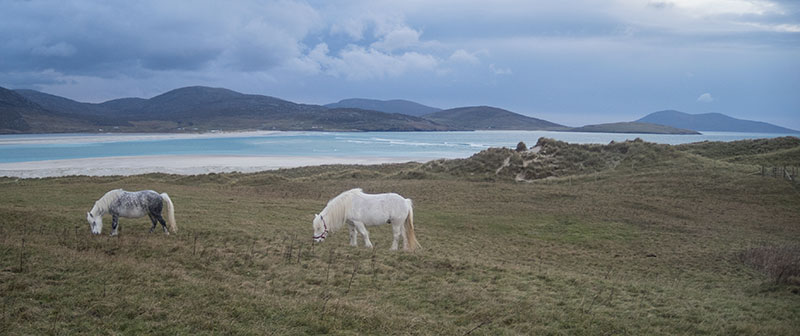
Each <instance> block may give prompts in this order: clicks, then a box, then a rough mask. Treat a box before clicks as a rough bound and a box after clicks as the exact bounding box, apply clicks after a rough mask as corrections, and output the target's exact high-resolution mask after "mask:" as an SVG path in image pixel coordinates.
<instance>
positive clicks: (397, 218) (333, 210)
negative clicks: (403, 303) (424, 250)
mask: <svg viewBox="0 0 800 336" xmlns="http://www.w3.org/2000/svg"><path fill="white" fill-rule="evenodd" d="M345 223H347V225H348V226H349V228H350V245H352V246H357V245H358V234H359V233H360V234H361V235H363V236H364V245H365V246H367V247H372V242H370V240H369V232H367V229H366V226H373V225H381V224H392V236H393V238H394V239H393V240H392V248H391V249H392V250H396V249H397V241H398V240H399V238H400V236H402V237H403V249H404V250H411V251H413V250H414V249H416V248H417V247H421V246H420V245H419V243H418V242H417V238H416V236H415V235H414V210H413V209H412V207H411V200H410V199H407V198H403V196H400V195H398V194H395V193H389V194H374V195H372V194H365V193H364V192H363V191H362V190H361V189H360V188H356V189H351V190H348V191H345V192H343V193H341V194H339V196H336V197H334V198H333V199H331V200H330V201H328V205H327V206H325V208H324V209H322V212H320V213H319V214H317V215H314V222H313V223H312V226H313V227H314V241H315V242H322V241H323V240H325V237H327V235H328V232H329V231H330V232H333V231H335V230H337V229H339V228H341V227H342V226H343V225H344V224H345Z"/></svg>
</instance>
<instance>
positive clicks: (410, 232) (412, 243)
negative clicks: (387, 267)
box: [404, 199, 422, 251]
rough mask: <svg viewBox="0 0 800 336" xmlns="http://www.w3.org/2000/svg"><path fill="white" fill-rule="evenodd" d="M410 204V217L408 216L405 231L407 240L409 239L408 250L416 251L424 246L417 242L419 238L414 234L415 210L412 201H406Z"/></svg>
mask: <svg viewBox="0 0 800 336" xmlns="http://www.w3.org/2000/svg"><path fill="white" fill-rule="evenodd" d="M406 203H407V204H408V216H406V222H405V225H404V226H405V229H406V238H407V239H408V250H409V251H414V250H415V249H417V248H422V245H420V244H419V242H418V241H417V236H416V235H415V234H414V208H413V207H412V204H411V200H410V199H406Z"/></svg>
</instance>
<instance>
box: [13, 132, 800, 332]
mask: <svg viewBox="0 0 800 336" xmlns="http://www.w3.org/2000/svg"><path fill="white" fill-rule="evenodd" d="M784 140H785V139H784ZM776 141H782V140H776ZM740 145H741V144H739V143H731V144H728V145H725V144H715V145H714V146H708V144H706V145H703V146H700V145H697V146H694V147H693V146H688V147H686V148H684V147H682V146H666V145H656V144H649V143H644V142H640V141H637V142H625V143H615V144H610V145H605V146H600V145H571V144H566V143H562V142H557V141H553V140H549V139H543V140H540V143H539V144H537V146H535V147H534V148H536V149H535V150H527V151H520V152H516V151H513V150H510V149H493V150H488V151H485V152H482V153H479V154H476V156H474V157H473V158H470V159H466V160H454V161H435V162H430V163H427V164H416V163H410V164H401V165H378V166H323V167H308V168H300V169H290V170H279V171H273V172H264V173H257V174H235V173H234V174H211V175H203V176H175V175H160V174H153V175H142V176H131V177H91V178H90V177H64V178H48V179H23V180H20V179H10V178H4V179H0V305H2V310H0V334H4V335H39V334H165V335H166V334H169V335H174V334H209V335H212V334H213V335H218V334H235V335H248V334H251V335H263V334H322V333H332V334H381V335H382V334H431V335H464V334H472V335H498V334H558V335H582V334H583V335H607V334H617V335H623V334H627V335H676V334H712V335H713V334H754V335H794V334H796V332H797V330H798V328H800V285H799V284H798V281H800V279H798V276H800V274H797V273H796V272H797V271H798V269H800V267H799V266H798V256H800V251H798V248H797V246H798V245H797V244H798V243H797V242H798V241H800V188H798V186H797V185H796V184H793V183H792V182H789V181H786V180H782V179H776V178H772V177H762V176H760V174H758V172H759V168H760V167H759V165H760V164H768V163H761V162H758V158H760V157H762V156H763V155H765V153H761V152H759V151H749V152H746V153H745V152H744V151H743V150H742V149H741V148H748V147H747V146H743V145H741V146H740ZM763 146H767V147H769V146H771V145H770V144H764V145H763ZM537 147H538V148H537ZM718 147H719V148H718ZM723 147H729V148H728V149H720V148H723ZM795 147H796V145H795ZM737 148H739V149H737ZM770 148H772V147H770ZM774 151H780V153H781V155H776V156H770V159H771V160H774V159H775V158H783V160H789V161H785V162H796V161H791V160H796V159H797V154H796V153H798V152H797V151H796V150H795V151H792V150H791V149H788V150H787V148H786V147H785V144H781V145H775V146H774ZM717 153H722V154H717ZM737 153H738V154H737ZM748 153H749V154H748ZM704 155H705V156H704ZM744 156H749V157H750V159H748V160H739V159H728V158H737V157H744ZM525 162H527V164H526V163H525ZM773 164H774V163H773ZM785 164H789V163H785ZM537 171H538V173H537ZM515 180H520V181H522V182H515ZM353 187H361V188H364V190H365V191H367V192H373V193H375V192H398V193H400V194H402V195H404V196H406V197H409V198H412V199H413V200H414V205H415V224H416V228H417V238H418V239H419V241H420V243H421V245H422V246H423V249H421V250H418V251H417V252H414V253H406V252H390V251H388V247H389V244H390V241H391V232H390V231H391V230H390V228H389V227H388V226H383V227H373V228H370V233H371V238H372V241H373V242H374V243H377V248H376V249H374V250H369V249H366V248H364V247H363V246H360V247H358V248H353V247H350V246H349V245H348V244H347V242H348V234H347V232H346V231H341V232H337V233H335V234H333V235H332V236H331V237H330V238H329V239H327V240H326V241H325V242H324V243H322V244H317V245H312V244H311V239H310V238H311V235H312V230H311V219H312V218H313V214H314V213H316V212H318V211H319V210H321V209H322V207H323V206H324V205H325V203H326V202H327V200H328V199H330V198H332V197H333V196H335V195H337V194H338V193H339V192H341V191H344V190H346V189H349V188H353ZM114 188H125V189H128V190H140V189H155V190H157V191H159V192H167V193H169V194H170V196H171V198H172V200H173V202H174V203H175V206H176V210H177V213H176V217H177V220H178V226H179V228H180V230H179V232H178V233H177V234H173V235H169V236H166V235H163V234H148V233H147V230H148V229H149V227H150V224H149V221H148V220H147V219H138V220H137V219H124V218H123V219H121V234H120V235H119V236H116V237H109V236H107V233H108V232H109V230H110V218H108V217H107V218H106V220H105V224H106V225H105V228H104V234H103V235H102V236H92V235H91V234H90V232H89V227H88V224H87V223H86V221H85V219H84V217H85V214H86V211H88V210H89V209H90V208H91V206H92V204H93V202H94V201H95V200H96V199H97V198H99V197H100V196H102V195H103V193H105V192H106V191H108V190H110V189H114Z"/></svg>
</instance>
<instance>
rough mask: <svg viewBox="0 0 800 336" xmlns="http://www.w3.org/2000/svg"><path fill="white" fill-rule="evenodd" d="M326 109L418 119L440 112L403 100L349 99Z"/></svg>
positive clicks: (433, 108)
mask: <svg viewBox="0 0 800 336" xmlns="http://www.w3.org/2000/svg"><path fill="white" fill-rule="evenodd" d="M325 107H328V108H358V109H364V110H373V111H380V112H386V113H402V114H407V115H411V116H415V117H420V116H423V115H426V114H428V113H433V112H436V111H441V110H442V109H439V108H435V107H430V106H425V105H422V104H419V103H415V102H412V101H408V100H403V99H392V100H377V99H364V98H350V99H343V100H340V101H339V102H338V103H332V104H325Z"/></svg>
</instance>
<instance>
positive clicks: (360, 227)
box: [353, 221, 372, 247]
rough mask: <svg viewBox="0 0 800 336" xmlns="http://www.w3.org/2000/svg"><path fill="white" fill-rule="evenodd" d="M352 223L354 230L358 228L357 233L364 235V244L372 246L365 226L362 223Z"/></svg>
mask: <svg viewBox="0 0 800 336" xmlns="http://www.w3.org/2000/svg"><path fill="white" fill-rule="evenodd" d="M353 224H354V225H355V227H356V230H358V233H360V234H361V235H362V236H364V246H366V247H372V242H371V241H369V232H367V228H366V227H364V223H362V222H357V221H353Z"/></svg>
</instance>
